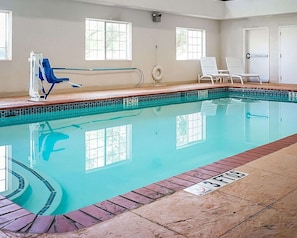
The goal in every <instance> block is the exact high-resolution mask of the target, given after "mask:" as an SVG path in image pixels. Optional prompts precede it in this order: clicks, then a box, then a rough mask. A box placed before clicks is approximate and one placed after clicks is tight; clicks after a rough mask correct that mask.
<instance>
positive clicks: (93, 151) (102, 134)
mask: <svg viewBox="0 0 297 238" xmlns="http://www.w3.org/2000/svg"><path fill="white" fill-rule="evenodd" d="M131 130H132V125H131V124H128V125H122V126H116V127H108V128H104V129H99V130H93V131H87V132H86V134H85V135H86V139H85V140H86V171H89V170H93V169H97V168H101V167H105V166H108V165H112V164H115V163H119V162H121V161H126V160H128V159H129V158H130V141H131Z"/></svg>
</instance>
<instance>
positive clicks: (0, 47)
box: [0, 10, 12, 61]
mask: <svg viewBox="0 0 297 238" xmlns="http://www.w3.org/2000/svg"><path fill="white" fill-rule="evenodd" d="M0 15H1V16H0V61H3V60H11V55H12V53H11V52H12V12H11V11H3V10H0ZM3 19H4V20H3ZM1 52H3V55H1Z"/></svg>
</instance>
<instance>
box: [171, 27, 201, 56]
mask: <svg viewBox="0 0 297 238" xmlns="http://www.w3.org/2000/svg"><path fill="white" fill-rule="evenodd" d="M180 31H183V32H184V33H185V37H184V39H181V38H180V36H181V35H180V34H179V32H180ZM205 35H206V31H205V30H204V29H193V28H184V27H176V60H199V59H200V58H201V57H203V56H205V48H206V44H205V42H206V41H205Z"/></svg>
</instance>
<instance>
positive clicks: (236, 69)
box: [226, 57, 262, 84]
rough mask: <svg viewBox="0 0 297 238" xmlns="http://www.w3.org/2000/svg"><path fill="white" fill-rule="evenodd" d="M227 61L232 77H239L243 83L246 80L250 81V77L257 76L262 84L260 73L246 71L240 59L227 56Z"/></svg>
mask: <svg viewBox="0 0 297 238" xmlns="http://www.w3.org/2000/svg"><path fill="white" fill-rule="evenodd" d="M226 63H227V68H228V71H229V73H230V74H231V78H232V79H234V78H238V79H239V80H240V82H241V84H243V81H244V80H246V81H248V79H249V78H256V79H258V80H259V82H260V84H262V81H261V79H260V75H259V74H249V73H245V71H244V69H243V65H242V62H241V60H240V59H238V58H234V57H226Z"/></svg>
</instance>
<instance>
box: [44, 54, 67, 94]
mask: <svg viewBox="0 0 297 238" xmlns="http://www.w3.org/2000/svg"><path fill="white" fill-rule="evenodd" d="M41 66H42V69H41V67H39V78H40V80H41V82H42V88H41V90H42V92H43V94H44V99H46V98H47V96H48V95H49V94H50V92H51V91H52V90H53V88H54V86H55V85H56V84H57V83H62V82H69V78H57V77H56V76H55V74H54V69H53V68H52V67H51V65H50V62H49V60H48V59H47V58H45V59H43V60H42V65H41ZM44 80H46V81H47V82H48V83H49V84H51V86H50V88H49V90H48V91H47V92H46V90H45V88H44V85H43V81H44Z"/></svg>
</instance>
